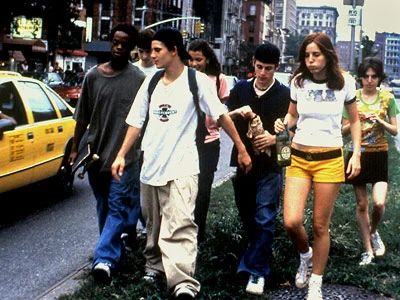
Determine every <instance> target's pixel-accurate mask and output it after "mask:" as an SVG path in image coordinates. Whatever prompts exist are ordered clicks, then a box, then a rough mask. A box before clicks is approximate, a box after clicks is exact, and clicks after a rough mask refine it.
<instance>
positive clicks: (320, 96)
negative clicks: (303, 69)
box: [306, 90, 336, 102]
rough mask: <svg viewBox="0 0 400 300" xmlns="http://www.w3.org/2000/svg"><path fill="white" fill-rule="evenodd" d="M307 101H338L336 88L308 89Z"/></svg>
mask: <svg viewBox="0 0 400 300" xmlns="http://www.w3.org/2000/svg"><path fill="white" fill-rule="evenodd" d="M306 99H307V101H313V102H334V101H336V97H335V92H334V90H308V95H307V98H306Z"/></svg>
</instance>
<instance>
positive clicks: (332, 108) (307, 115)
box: [290, 73, 356, 147]
mask: <svg viewBox="0 0 400 300" xmlns="http://www.w3.org/2000/svg"><path fill="white" fill-rule="evenodd" d="M343 76H344V87H343V88H342V89H341V90H332V89H330V88H329V87H328V86H327V84H326V82H321V83H320V82H314V81H311V80H309V79H305V80H304V82H303V87H299V86H297V85H296V84H295V80H292V82H291V86H290V97H291V101H293V102H294V103H296V104H297V112H298V114H299V118H298V120H297V128H296V132H295V135H294V137H293V142H295V143H297V144H302V145H305V146H316V147H342V146H343V139H342V132H341V128H342V122H341V121H342V113H343V108H344V104H350V103H352V102H354V99H355V95H356V84H355V80H354V78H353V77H352V76H350V75H349V74H347V73H344V74H343Z"/></svg>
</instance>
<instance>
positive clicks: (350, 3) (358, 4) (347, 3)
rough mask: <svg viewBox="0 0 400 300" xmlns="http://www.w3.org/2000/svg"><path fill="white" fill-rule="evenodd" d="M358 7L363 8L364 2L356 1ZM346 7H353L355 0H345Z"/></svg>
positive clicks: (361, 0) (362, 0)
mask: <svg viewBox="0 0 400 300" xmlns="http://www.w3.org/2000/svg"><path fill="white" fill-rule="evenodd" d="M354 2H355V5H356V6H363V5H364V0H354ZM343 4H344V5H353V0H343Z"/></svg>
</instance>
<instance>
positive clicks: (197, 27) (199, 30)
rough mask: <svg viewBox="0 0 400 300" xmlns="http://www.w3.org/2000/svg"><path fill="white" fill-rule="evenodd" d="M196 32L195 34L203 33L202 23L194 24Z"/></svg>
mask: <svg viewBox="0 0 400 300" xmlns="http://www.w3.org/2000/svg"><path fill="white" fill-rule="evenodd" d="M194 32H195V33H200V32H201V22H200V21H197V22H196V23H195V24H194Z"/></svg>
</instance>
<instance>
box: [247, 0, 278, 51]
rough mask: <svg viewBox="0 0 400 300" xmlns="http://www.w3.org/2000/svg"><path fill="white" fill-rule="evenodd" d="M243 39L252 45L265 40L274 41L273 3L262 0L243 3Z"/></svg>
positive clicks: (250, 0) (249, 0)
mask: <svg viewBox="0 0 400 300" xmlns="http://www.w3.org/2000/svg"><path fill="white" fill-rule="evenodd" d="M243 20H245V22H243V25H242V26H243V27H242V32H243V40H244V42H245V43H248V44H251V45H259V44H262V43H263V42H264V41H270V42H273V37H274V27H275V26H273V22H274V14H273V12H272V7H271V4H270V3H268V2H267V1H262V0H248V1H245V2H244V3H243Z"/></svg>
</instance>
